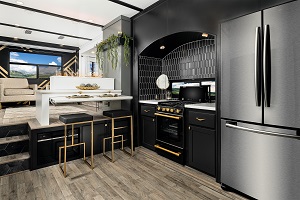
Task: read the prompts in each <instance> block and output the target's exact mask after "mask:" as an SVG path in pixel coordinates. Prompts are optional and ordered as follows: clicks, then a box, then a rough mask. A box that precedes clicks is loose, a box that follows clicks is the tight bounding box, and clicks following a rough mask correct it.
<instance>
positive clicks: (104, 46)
mask: <svg viewBox="0 0 300 200" xmlns="http://www.w3.org/2000/svg"><path fill="white" fill-rule="evenodd" d="M120 38H123V39H124V61H125V66H128V65H129V63H130V40H132V38H130V37H129V36H127V35H126V34H124V33H118V35H117V36H116V35H114V34H113V35H111V36H109V37H108V38H107V39H106V40H103V41H102V42H100V43H99V44H97V46H96V47H97V50H96V61H97V63H98V66H99V68H100V69H103V67H104V51H107V52H106V55H107V59H108V60H109V61H110V63H111V66H112V68H113V69H116V68H117V66H118V60H119V59H118V58H119V57H118V45H119V42H120Z"/></svg>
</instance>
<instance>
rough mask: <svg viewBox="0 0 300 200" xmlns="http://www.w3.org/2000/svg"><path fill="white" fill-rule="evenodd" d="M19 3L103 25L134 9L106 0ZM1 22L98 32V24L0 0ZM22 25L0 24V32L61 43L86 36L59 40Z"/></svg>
mask: <svg viewBox="0 0 300 200" xmlns="http://www.w3.org/2000/svg"><path fill="white" fill-rule="evenodd" d="M20 1H22V2H23V3H24V4H23V5H22V6H25V7H29V8H34V9H38V10H42V11H46V12H50V13H54V14H59V15H63V16H67V17H71V18H75V19H80V20H83V21H87V22H92V23H95V24H100V25H105V24H107V23H109V22H110V21H111V20H113V19H115V18H116V17H118V16H120V15H124V16H127V17H132V16H134V15H135V14H137V13H138V11H136V10H133V9H131V8H127V7H125V6H122V5H119V4H116V3H113V2H110V1H108V0H51V1H50V0H48V1H46V0H20ZM156 1H157V0H123V2H126V3H128V4H131V5H134V6H136V7H139V8H142V9H145V8H146V7H148V6H150V5H152V4H153V3H155V2H156ZM5 2H8V3H12V4H16V5H17V1H14V0H6V1H5ZM0 19H1V21H0V22H1V23H5V24H10V25H15V24H18V25H19V27H28V28H33V29H39V30H44V31H49V32H55V33H61V34H66V35H72V36H77V37H83V38H90V39H94V38H96V37H97V36H98V35H99V34H101V32H102V28H101V27H97V26H92V25H89V24H85V23H80V22H75V21H72V20H68V19H63V18H59V17H55V16H51V15H46V14H42V13H38V12H33V11H29V10H24V9H21V8H16V7H12V6H7V5H3V4H0ZM91 20H92V21H91ZM24 32H25V29H23V28H17V27H9V26H4V25H0V36H4V37H10V38H13V37H17V38H20V39H26V40H33V41H40V42H47V43H54V44H62V45H69V46H75V47H80V46H82V45H84V44H86V43H87V42H89V41H88V40H84V39H76V38H72V37H67V36H65V38H64V39H62V40H59V39H58V36H59V35H57V34H49V33H43V32H39V31H32V34H30V35H27V34H25V33H24Z"/></svg>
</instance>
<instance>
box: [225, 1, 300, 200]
mask: <svg viewBox="0 0 300 200" xmlns="http://www.w3.org/2000/svg"><path fill="white" fill-rule="evenodd" d="M299 130H300V2H299V1H294V2H290V3H287V4H283V5H280V6H277V7H273V8H269V9H266V10H263V11H260V12H256V13H253V14H250V15H247V16H244V17H241V18H237V19H234V20H231V21H227V22H224V23H222V24H221V177H220V180H221V183H223V184H225V185H227V186H230V187H232V188H235V189H237V190H239V191H241V192H243V193H245V194H247V195H250V196H252V197H254V198H257V199H272V200H276V199H280V200H282V199H289V200H292V199H300V140H299V139H300V134H299Z"/></svg>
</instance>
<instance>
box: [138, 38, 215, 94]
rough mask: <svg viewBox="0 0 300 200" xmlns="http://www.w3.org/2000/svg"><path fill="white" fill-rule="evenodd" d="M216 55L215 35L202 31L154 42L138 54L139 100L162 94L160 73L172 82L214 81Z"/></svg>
mask: <svg viewBox="0 0 300 200" xmlns="http://www.w3.org/2000/svg"><path fill="white" fill-rule="evenodd" d="M162 46H164V47H165V48H164V49H161V47H162ZM215 52H216V45H215V36H213V35H210V34H206V33H203V32H181V33H176V34H172V35H170V36H166V37H164V38H161V39H159V40H157V41H155V42H153V43H152V44H151V45H149V46H148V47H147V48H146V49H144V51H143V52H142V53H141V54H140V55H139V100H150V99H154V98H155V95H157V94H161V91H160V90H159V89H158V88H157V86H156V83H155V82H156V79H157V77H158V76H159V75H161V74H166V75H167V76H168V77H169V79H170V80H195V79H205V78H215V66H216V53H215Z"/></svg>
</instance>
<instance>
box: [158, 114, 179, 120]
mask: <svg viewBox="0 0 300 200" xmlns="http://www.w3.org/2000/svg"><path fill="white" fill-rule="evenodd" d="M154 115H156V116H160V117H167V118H172V119H177V120H179V119H180V118H181V117H179V116H173V115H164V114H160V113H154Z"/></svg>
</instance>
